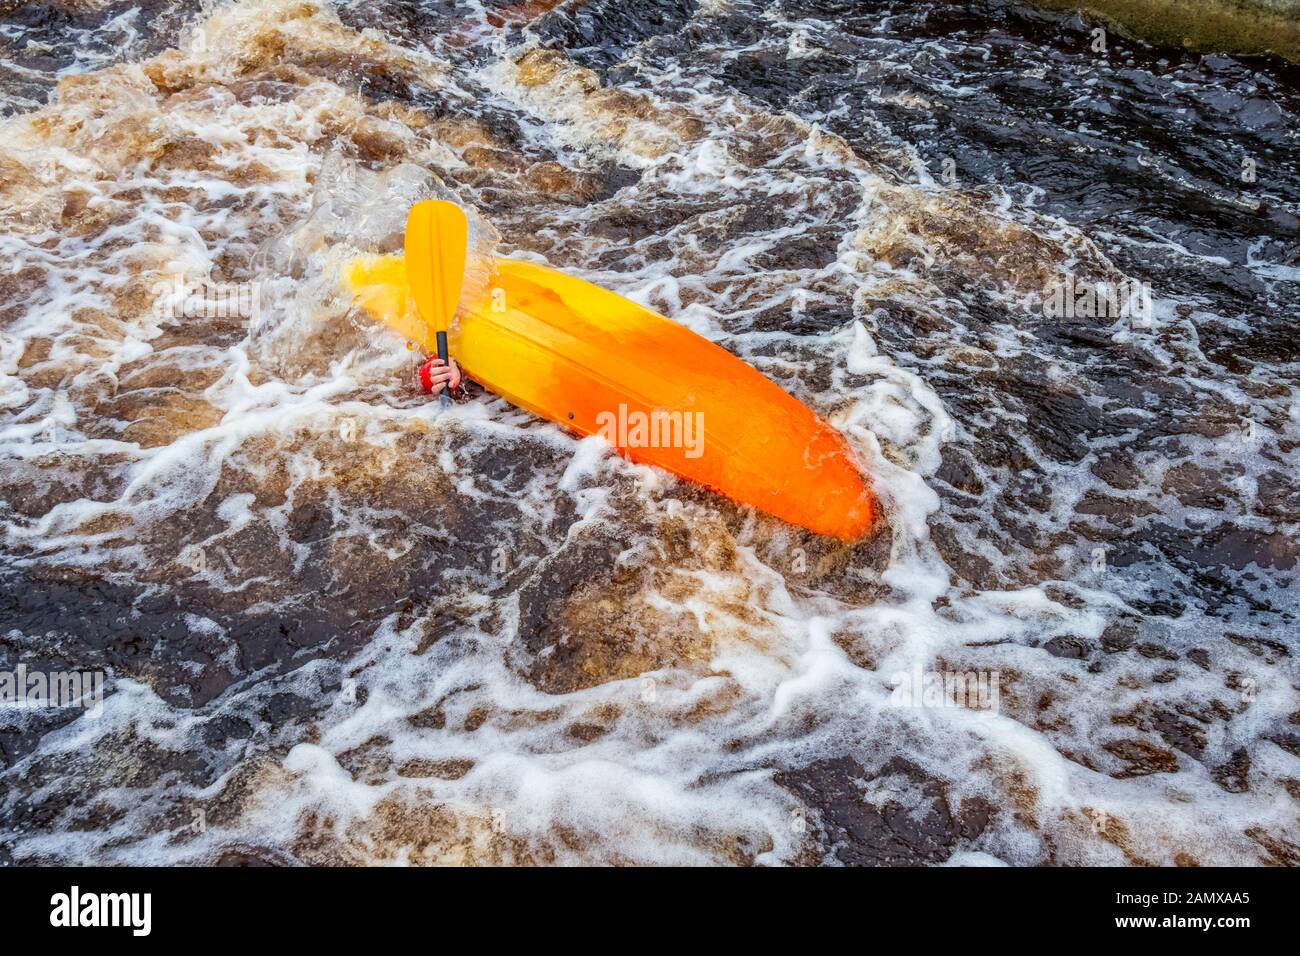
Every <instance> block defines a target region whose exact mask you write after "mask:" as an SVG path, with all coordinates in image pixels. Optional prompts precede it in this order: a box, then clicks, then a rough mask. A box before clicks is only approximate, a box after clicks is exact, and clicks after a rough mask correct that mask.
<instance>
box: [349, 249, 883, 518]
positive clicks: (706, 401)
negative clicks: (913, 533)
mask: <svg viewBox="0 0 1300 956" xmlns="http://www.w3.org/2000/svg"><path fill="white" fill-rule="evenodd" d="M494 267H495V274H494V275H493V276H492V278H491V282H490V283H489V287H488V288H487V289H486V290H485V291H484V292H483V293H482V294H481V295H480V296H478V297H477V300H476V301H472V302H469V303H466V302H464V301H462V304H461V309H460V312H459V313H458V315H457V319H456V321H455V322H453V323H452V326H451V328H450V330H449V335H448V338H449V341H450V351H451V355H452V356H453V357H454V358H455V359H456V360H457V361H458V362H459V363H460V366H461V368H462V370H463V371H464V372H465V374H467V375H468V376H469V377H470V378H472V379H474V380H475V381H477V382H479V383H480V384H482V385H484V386H485V387H486V388H488V389H490V390H492V391H493V392H496V393H497V394H498V395H501V396H502V397H503V398H505V399H507V400H508V401H510V402H512V403H514V404H515V405H518V406H520V407H521V408H525V409H528V410H529V411H531V412H534V413H535V414H537V415H540V416H542V417H543V418H546V419H549V420H550V421H553V422H557V423H558V424H560V425H563V426H565V427H566V428H569V429H571V430H573V431H575V432H577V433H579V434H581V435H600V436H602V437H603V438H605V439H606V440H608V441H609V443H610V444H611V445H613V446H614V447H615V448H616V449H617V450H618V451H619V453H620V454H623V455H624V456H626V457H627V458H629V459H630V460H632V461H635V462H638V463H642V464H649V465H657V466H659V467H660V468H663V469H665V470H667V471H670V472H672V473H673V474H676V475H679V476H681V477H683V478H686V479H689V480H691V481H694V482H698V483H699V484H701V485H704V486H705V487H707V488H710V489H712V490H714V491H716V492H718V493H719V494H723V495H726V496H727V497H728V498H731V499H732V500H734V501H737V502H740V503H743V504H748V505H753V506H754V507H755V508H758V509H759V510H761V511H764V512H766V513H768V514H771V515H775V516H776V517H778V518H782V519H784V520H785V521H788V522H790V523H792V524H796V525H799V526H801V527H804V528H807V529H809V530H810V531H815V532H817V533H819V534H826V535H833V536H835V537H837V538H841V539H844V540H849V541H851V540H856V539H858V538H860V537H862V536H863V535H865V534H866V533H867V531H869V530H870V528H871V525H872V521H873V518H874V515H875V500H874V497H873V495H872V494H871V491H870V489H869V487H868V485H867V483H866V481H865V479H864V477H863V475H862V472H861V470H860V469H859V467H858V465H857V463H856V461H855V458H854V455H853V452H852V450H851V449H850V448H849V445H848V442H847V441H846V440H845V438H844V436H843V435H842V434H840V432H838V431H836V430H835V429H834V428H832V427H831V426H830V425H829V424H827V423H826V422H825V421H823V420H822V419H820V418H818V417H817V415H815V414H814V413H813V412H812V411H811V410H810V409H808V408H807V407H806V406H805V405H803V404H802V403H800V402H798V401H796V400H795V399H794V398H791V397H790V396H789V395H787V394H786V393H785V392H784V391H782V390H781V389H780V388H779V387H778V386H777V385H775V384H773V383H772V382H771V381H769V380H768V379H766V378H764V377H763V376H762V375H761V374H759V372H757V371H756V370H755V369H753V368H752V367H750V366H749V365H747V364H746V363H744V362H742V361H741V360H740V359H738V358H737V357H736V356H734V355H732V354H731V353H730V352H728V351H726V350H725V349H723V348H720V347H719V346H717V345H715V344H713V343H712V342H710V341H708V340H707V339H705V338H702V337H701V336H699V335H696V334H695V333H694V332H692V331H690V330H689V329H687V328H685V327H684V326H681V325H678V324H677V323H676V322H673V321H671V320H669V319H667V318H665V317H664V316H662V315H659V314H658V313H657V312H653V311H651V310H649V309H646V308H644V307H642V306H640V305H637V304H636V303H635V302H632V301H630V300H629V299H625V298H623V297H622V296H620V295H617V294H615V293H613V292H610V291H608V290H606V289H602V288H600V287H599V286H595V285H592V284H591V283H590V282H585V281H583V280H582V279H577V278H574V277H573V276H569V275H565V274H564V273H562V272H557V271H556V270H554V269H549V268H546V267H545V266H539V265H535V264H533V263H529V262H518V261H514V260H509V259H499V260H497V261H496V262H495V266H494ZM346 280H347V284H348V286H349V287H350V288H351V290H352V292H353V294H354V296H355V297H356V299H357V301H358V302H359V303H360V304H361V305H362V306H363V307H364V308H365V309H366V310H367V312H369V313H370V314H371V315H372V316H373V317H374V318H376V319H378V320H380V321H382V322H384V323H385V324H386V325H388V326H390V327H392V328H394V329H396V330H397V331H399V332H401V333H402V334H403V335H405V336H406V337H407V338H409V339H411V340H413V341H415V342H418V343H419V344H421V345H422V346H424V348H425V350H426V351H430V350H431V349H432V343H430V342H426V341H424V339H425V338H427V337H428V334H429V333H428V331H427V327H426V325H425V323H424V322H423V321H422V320H420V318H419V317H418V315H417V314H416V313H415V310H414V309H413V307H412V306H411V304H410V302H409V295H410V293H409V289H408V286H407V282H406V267H405V264H404V262H403V260H402V259H401V258H400V257H398V256H371V257H364V258H361V259H358V260H355V261H354V262H352V263H351V264H350V266H349V268H348V270H347V275H346Z"/></svg>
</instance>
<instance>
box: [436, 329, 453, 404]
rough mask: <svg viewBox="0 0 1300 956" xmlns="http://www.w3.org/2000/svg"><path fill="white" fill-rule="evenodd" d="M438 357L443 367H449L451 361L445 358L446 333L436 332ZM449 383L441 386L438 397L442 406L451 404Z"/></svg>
mask: <svg viewBox="0 0 1300 956" xmlns="http://www.w3.org/2000/svg"><path fill="white" fill-rule="evenodd" d="M438 358H440V359H442V365H443V368H451V362H450V361H448V359H447V333H446V332H439V333H438ZM450 392H451V383H450V382H448V383H447V384H446V385H444V386H443V388H442V394H441V395H440V396H439V399H440V400H441V401H442V405H443V407H444V408H446V407H448V406H450V405H451V395H450Z"/></svg>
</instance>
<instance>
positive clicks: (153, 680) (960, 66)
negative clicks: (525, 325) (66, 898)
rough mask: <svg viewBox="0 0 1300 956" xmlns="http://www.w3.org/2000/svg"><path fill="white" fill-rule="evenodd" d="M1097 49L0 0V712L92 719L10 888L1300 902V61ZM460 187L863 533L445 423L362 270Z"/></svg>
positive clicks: (855, 33)
mask: <svg viewBox="0 0 1300 956" xmlns="http://www.w3.org/2000/svg"><path fill="white" fill-rule="evenodd" d="M1094 27H1095V25H1094V24H1092V23H1088V22H1085V21H1084V20H1082V19H1080V18H1078V17H1077V16H1065V15H1061V14H1054V13H1053V14H1048V13H1042V12H1037V11H1034V10H1032V9H1031V8H1028V7H1026V6H1023V5H1021V4H1017V3H1009V2H995V0H988V2H970V3H951V4H950V3H938V2H934V3H931V2H902V0H898V2H865V0H864V2H829V0H772V2H749V0H700V2H688V0H656V2H642V0H590V2H585V3H581V2H573V0H570V2H567V3H563V4H558V5H557V4H555V3H546V2H539V0H531V2H524V3H517V4H513V5H507V4H504V3H498V2H482V3H480V2H470V3H453V2H444V0H417V2H394V0H378V2H337V3H334V4H329V3H319V2H316V0H242V2H237V3H210V4H204V5H199V4H194V3H185V2H181V3H175V2H171V3H166V2H164V3H156V4H149V3H144V4H137V3H129V2H127V3H114V2H94V0H90V2H78V3H73V4H69V5H66V6H58V7H51V6H46V5H43V4H27V5H22V6H15V5H14V4H12V3H10V4H7V5H0V117H3V118H2V119H0V227H2V228H0V536H2V537H0V541H2V544H0V671H8V672H14V671H16V669H17V668H18V667H19V666H20V665H21V666H23V667H25V668H26V669H27V670H28V671H33V672H41V673H66V672H78V673H80V672H99V673H102V674H103V675H105V681H106V683H105V685H104V697H103V701H102V705H101V706H99V707H97V708H92V709H87V708H85V707H81V708H78V707H64V708H57V709H56V708H49V707H30V706H29V707H26V708H21V709H20V708H15V707H8V708H6V709H0V861H2V862H18V863H34V862H43V863H54V862H60V863H81V862H105V863H127V862H130V863H173V862H179V863H203V862H222V863H272V864H275V863H284V864H292V863H358V864H362V863H365V864H370V863H489V864H501V863H506V864H512V863H598V864H623V863H627V864H647V863H649V864H653V863H685V864H699V863H723V864H816V863H843V864H882V863H908V864H918V863H919V864H948V865H997V864H1003V863H1004V864H1013V865H1024V864H1147V863H1154V864H1174V863H1178V864H1195V863H1201V864H1211V863H1246V864H1295V863H1297V862H1300V814H1298V812H1297V809H1298V802H1300V692H1298V690H1297V685H1298V684H1300V672H1298V669H1297V655H1300V624H1298V621H1297V616H1298V614H1300V599H1298V597H1297V595H1298V594H1300V580H1298V579H1300V570H1298V568H1297V561H1298V559H1300V541H1298V540H1297V531H1298V530H1300V478H1298V477H1297V475H1298V473H1300V412H1298V411H1297V408H1298V407H1300V403H1298V402H1297V398H1298V389H1300V350H1298V349H1297V345H1296V341H1297V328H1296V320H1297V314H1300V71H1297V69H1296V68H1295V67H1290V66H1287V65H1285V64H1282V63H1280V62H1277V61H1243V60H1237V59H1233V58H1229V57H1226V56H1215V55H1206V56H1202V55H1194V54H1184V53H1181V52H1178V51H1167V50H1157V49H1152V48H1149V47H1146V46H1144V45H1143V44H1141V43H1137V42H1134V41H1130V40H1127V39H1125V38H1123V37H1121V36H1119V35H1116V34H1114V33H1110V34H1105V35H1099V34H1098V33H1096V32H1094ZM438 190H448V191H450V192H451V193H452V194H454V195H455V196H456V197H458V198H459V199H460V200H461V201H462V202H464V203H465V204H466V205H468V206H471V207H473V208H474V209H475V210H477V212H478V214H479V215H480V216H482V217H483V218H484V219H485V220H487V221H489V222H490V223H491V224H492V225H493V226H494V227H495V229H496V230H497V232H498V233H499V234H500V243H499V249H498V251H499V253H500V254H502V255H510V256H515V257H521V258H528V259H533V260H535V261H539V262H546V263H549V264H551V265H553V266H555V267H557V268H561V269H564V270H568V271H571V272H573V273H574V274H576V275H580V276H582V277H584V278H587V279H590V280H592V281H595V282H597V283H599V284H602V285H604V286H606V287H608V288H611V289H613V290H615V291H618V292H620V293H622V294H624V295H626V296H629V297H631V298H633V299H635V300H636V301H638V302H641V303H643V304H645V305H648V306H650V307H653V308H655V309H658V310H659V311H661V312H663V313H664V314H666V315H668V316H669V317H671V318H672V319H674V320H676V321H678V322H681V323H683V324H684V325H686V326H688V327H689V328H691V329H693V330H695V331H697V332H699V333H700V334H702V335H704V336H706V337H708V338H710V339H712V340H713V341H715V342H717V343H718V344H719V345H721V346H723V347H725V348H727V349H729V350H731V351H733V352H734V353H736V354H738V355H740V356H741V357H743V358H744V359H745V360H747V361H749V362H750V363H752V364H753V365H754V366H755V367H757V368H758V369H760V370H761V371H762V372H764V373H765V374H766V375H768V376H769V377H771V378H772V379H773V380H775V381H776V382H778V383H779V384H780V385H781V386H782V387H783V388H785V389H787V390H788V391H789V392H790V393H791V394H793V395H795V396H796V397H798V398H799V399H800V400H802V401H803V402H805V403H806V404H808V405H809V406H810V407H812V408H813V409H815V410H816V411H817V412H819V413H820V414H822V415H823V416H824V417H826V418H827V419H828V420H829V421H831V422H832V423H833V424H834V425H836V427H838V428H840V429H841V430H842V431H843V432H844V434H845V435H846V436H847V437H848V439H849V441H850V443H851V444H852V446H853V448H854V449H855V452H856V453H857V455H858V456H859V457H860V459H861V461H862V463H863V465H864V468H865V470H866V471H867V472H868V473H869V474H870V476H871V479H872V481H873V484H874V486H875V488H876V491H877V493H878V495H879V497H880V500H881V503H882V507H883V512H884V520H883V522H882V525H881V527H880V529H879V531H878V532H877V533H876V534H875V535H873V536H871V537H869V538H868V539H866V540H865V541H862V542H859V543H857V544H854V545H846V544H843V543H841V542H838V541H834V540H830V539H825V538H820V537H818V536H816V535H813V534H811V533H809V532H805V531H801V530H799V529H797V528H793V527H791V526H788V525H785V524H783V523H781V522H780V521H777V520H775V519H771V518H768V517H765V516H763V515H760V514H756V513H754V512H753V511H751V510H747V509H744V508H741V507H738V506H736V505H734V504H732V503H730V502H728V501H726V500H724V499H721V498H719V497H717V496H715V495H713V494H711V493H709V492H707V491H705V490H702V489H700V488H697V487H693V486H690V485H688V484H685V483H683V482H680V481H677V480H675V479H673V478H672V477H671V476H669V475H667V474H666V473H664V472H661V471H657V470H655V469H652V468H648V467H641V466H637V465H634V464H631V463H629V462H627V461H625V460H624V459H622V458H620V457H618V456H616V455H614V454H612V453H611V452H610V450H609V449H608V447H607V446H605V445H603V444H602V443H601V442H600V441H599V439H594V438H593V439H586V440H579V439H578V438H575V437H573V436H571V435H569V434H567V433H566V432H564V431H563V430H562V429H560V428H559V427H557V426H555V425H552V424H549V423H546V422H543V421H541V420H539V419H537V418H535V417H534V416H532V415H530V414H528V413H526V412H523V411H520V410H518V409H515V408H513V407H511V406H510V405H508V404H507V403H505V402H504V401H502V400H500V399H498V398H495V397H493V396H491V395H490V394H479V395H477V396H476V397H475V398H474V399H473V400H472V401H469V402H466V403H464V404H461V405H458V406H456V407H455V408H454V409H453V410H451V411H449V412H446V413H440V410H439V408H438V405H437V403H436V402H433V403H431V402H429V401H428V400H427V399H426V397H425V396H423V395H421V394H419V393H418V391H417V390H416V389H414V388H413V387H412V382H411V372H412V369H413V367H414V365H415V364H416V363H417V361H418V357H417V356H415V355H413V354H412V352H411V351H409V350H408V349H407V348H406V347H405V343H404V342H403V341H402V340H401V339H400V338H398V337H396V336H395V335H393V334H392V333H389V332H386V331H383V330H381V329H379V328H377V327H376V326H375V325H374V324H373V323H371V322H370V321H369V320H368V319H367V318H366V317H365V316H364V314H362V313H361V312H360V311H359V310H358V309H357V308H356V307H355V306H354V305H353V304H352V303H351V302H350V300H349V299H348V297H347V296H346V295H344V294H343V293H342V292H341V289H340V285H339V281H338V280H339V269H340V266H341V265H342V264H343V263H345V262H346V261H347V260H348V259H349V258H350V257H352V256H355V255H357V254H360V253H368V252H387V251H393V250H395V249H400V245H401V227H402V222H403V217H404V215H405V211H406V208H407V206H408V205H409V204H410V203H411V202H413V201H415V200H416V199H419V198H421V197H423V196H428V195H432V194H434V193H436V192H437V191H438ZM177 277H180V279H178V278H177ZM178 282H180V283H182V284H181V285H180V286H179V288H181V289H185V290H188V289H192V288H194V287H195V286H196V285H197V284H204V285H202V286H200V287H201V288H202V289H203V290H205V291H204V292H203V294H202V295H200V296H198V297H197V298H198V299H200V300H201V301H199V302H198V303H197V305H196V303H195V302H194V301H193V300H194V298H195V297H194V296H187V295H186V294H183V293H182V294H179V295H178V294H177V293H175V292H174V290H175V289H177V288H178V286H177V283H178ZM185 283H188V284H189V285H188V286H187V285H185ZM1065 288H1068V289H1071V290H1078V289H1105V288H1127V289H1140V290H1141V294H1140V295H1138V296H1137V297H1136V298H1135V299H1134V301H1133V302H1132V303H1130V304H1131V305H1132V307H1131V308H1126V309H1122V310H1119V312H1118V314H1117V312H1116V310H1115V309H1114V308H1113V306H1114V305H1115V301H1110V302H1108V303H1104V304H1103V306H1101V307H1097V308H1091V307H1088V308H1076V309H1075V310H1072V311H1071V312H1070V314H1061V312H1062V310H1061V309H1054V308H1052V307H1050V303H1051V302H1052V293H1053V291H1054V290H1059V289H1065ZM231 292H233V294H235V298H234V299H233V300H232V299H230V298H229V297H227V298H224V299H220V301H217V299H218V298H219V294H224V293H231ZM240 296H251V298H249V299H244V298H240ZM231 301H235V303H236V305H239V306H240V307H239V308H234V309H231V308H215V307H213V306H214V303H215V304H216V305H221V304H222V303H225V304H226V305H229V304H230V302H231ZM1090 301H1093V302H1094V303H1095V301H1096V300H1095V299H1093V300H1090ZM178 303H179V305H178ZM243 306H249V307H248V308H244V307H243ZM1139 306H1140V307H1139ZM638 360H639V357H638V356H627V361H628V362H629V363H632V362H636V361H638ZM945 679H946V680H947V681H948V684H947V685H943V681H944V680H945ZM935 680H938V681H939V682H940V685H943V686H940V688H939V689H940V690H944V687H946V688H947V689H948V690H952V691H954V692H953V693H948V692H947V691H944V692H942V693H940V692H932V691H934V690H935V687H936V684H935ZM963 686H964V687H966V688H967V690H971V691H972V692H971V693H966V694H963V693H961V688H962V687H963Z"/></svg>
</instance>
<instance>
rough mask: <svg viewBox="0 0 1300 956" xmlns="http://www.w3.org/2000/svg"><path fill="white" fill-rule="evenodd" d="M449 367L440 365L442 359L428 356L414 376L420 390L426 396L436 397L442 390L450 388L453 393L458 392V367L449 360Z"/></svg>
mask: <svg viewBox="0 0 1300 956" xmlns="http://www.w3.org/2000/svg"><path fill="white" fill-rule="evenodd" d="M450 363H451V364H450V365H449V366H444V365H443V364H442V359H440V358H438V356H436V355H430V356H429V358H428V359H427V360H426V361H425V363H424V364H423V365H421V366H420V371H419V372H417V373H416V376H417V378H418V380H419V382H420V388H421V389H423V390H424V392H425V394H426V395H437V394H438V393H439V392H441V391H442V390H443V388H446V387H450V388H451V390H452V391H453V392H457V391H460V366H459V365H457V364H456V360H455V359H451V360H450Z"/></svg>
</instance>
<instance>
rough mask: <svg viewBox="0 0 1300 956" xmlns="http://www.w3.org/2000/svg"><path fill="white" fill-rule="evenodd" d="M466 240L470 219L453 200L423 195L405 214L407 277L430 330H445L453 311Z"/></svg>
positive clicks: (467, 238)
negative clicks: (423, 198) (422, 199)
mask: <svg viewBox="0 0 1300 956" xmlns="http://www.w3.org/2000/svg"><path fill="white" fill-rule="evenodd" d="M468 242H469V221H468V220H467V219H466V218H465V213H464V212H463V211H462V210H461V208H460V207H459V206H457V205H456V204H455V203H452V202H447V201H446V200H443V199H426V200H425V201H424V202H418V203H416V204H415V205H414V206H412V207H411V211H410V212H409V213H408V214H407V216H406V274H407V279H408V281H409V282H410V284H411V295H412V296H413V297H414V298H415V304H416V306H417V307H418V308H419V310H420V315H421V316H422V317H423V319H424V321H425V322H426V323H428V326H429V329H430V332H445V331H447V329H448V327H449V326H450V325H451V320H452V317H453V316H455V314H456V304H457V303H458V302H459V301H460V287H461V283H462V282H464V281H465V255H466V249H467V246H468ZM433 337H434V336H433V335H432V334H430V335H427V336H421V337H420V338H421V339H424V338H428V339H432V338H433Z"/></svg>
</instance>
